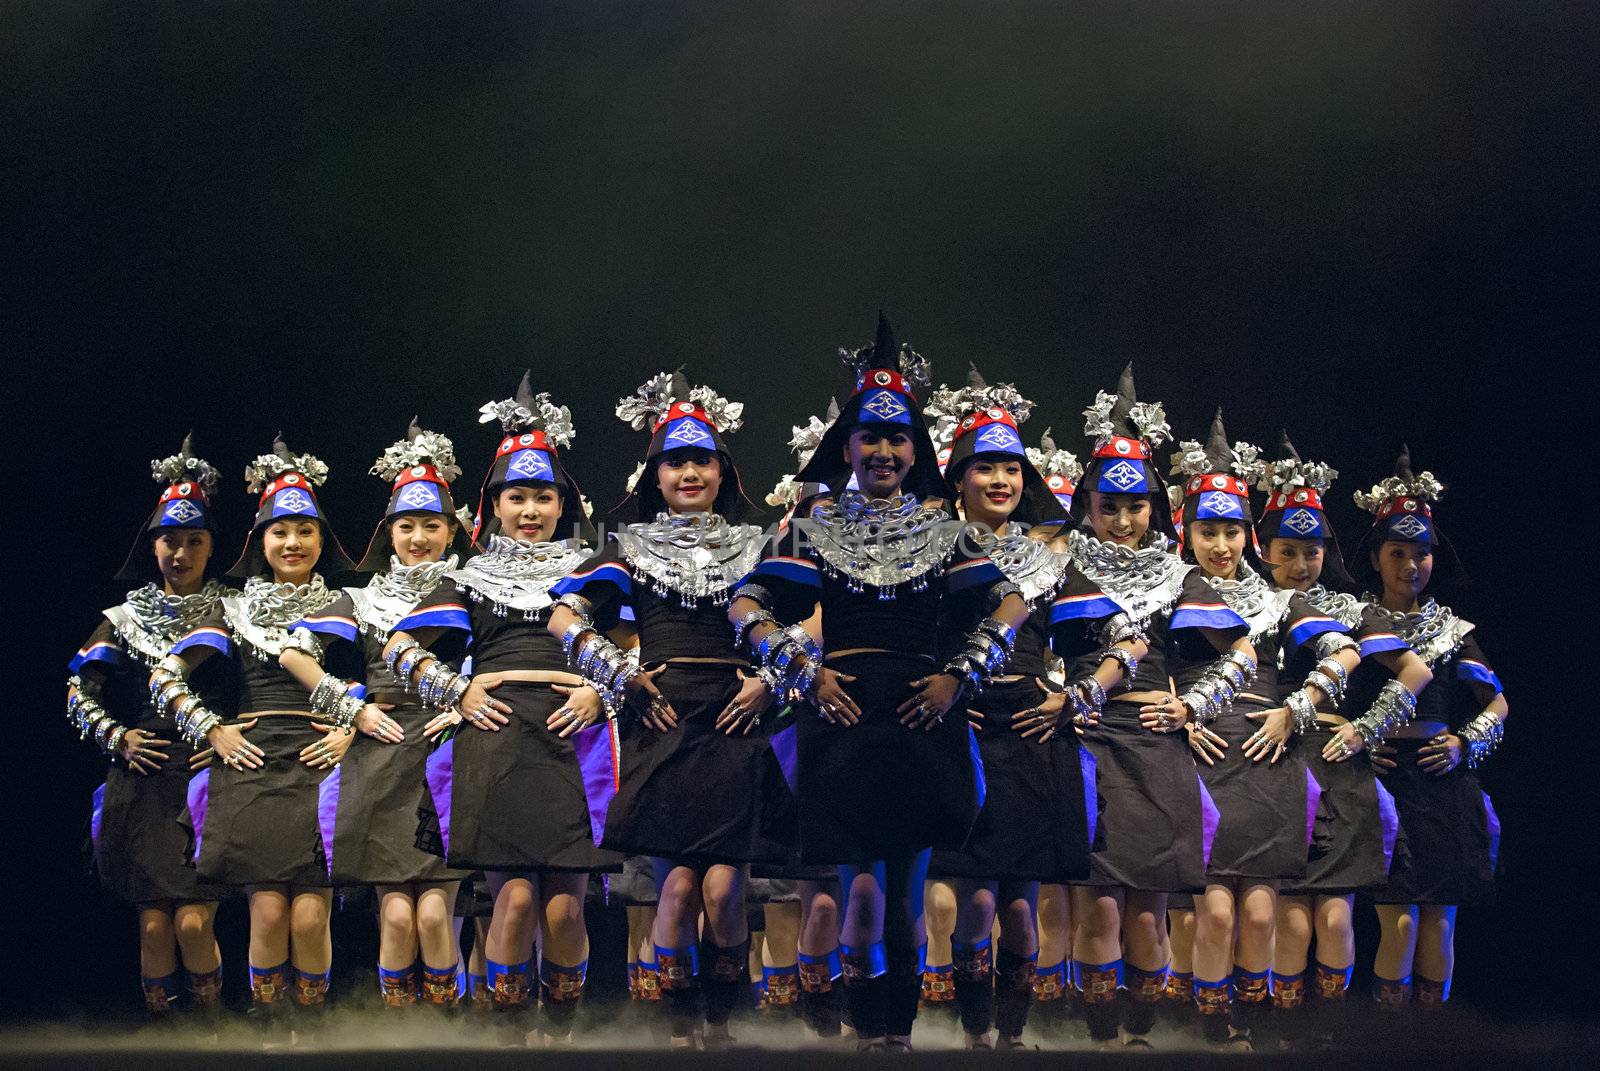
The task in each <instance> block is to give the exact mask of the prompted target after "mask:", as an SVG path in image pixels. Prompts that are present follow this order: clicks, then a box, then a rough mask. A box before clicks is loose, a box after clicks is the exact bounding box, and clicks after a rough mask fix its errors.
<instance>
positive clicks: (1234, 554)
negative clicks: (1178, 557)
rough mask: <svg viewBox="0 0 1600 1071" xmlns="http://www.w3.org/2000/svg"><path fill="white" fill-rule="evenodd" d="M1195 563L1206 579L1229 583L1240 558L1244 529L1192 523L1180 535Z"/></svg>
mask: <svg viewBox="0 0 1600 1071" xmlns="http://www.w3.org/2000/svg"><path fill="white" fill-rule="evenodd" d="M1184 537H1185V539H1186V541H1187V543H1188V546H1189V550H1190V552H1191V553H1193V554H1194V560H1195V562H1196V563H1197V564H1198V565H1199V566H1200V568H1201V570H1203V571H1204V572H1205V574H1206V575H1207V576H1214V577H1217V578H1218V579H1220V580H1232V579H1233V578H1234V577H1235V576H1237V575H1238V573H1239V562H1240V561H1242V560H1243V558H1244V541H1245V531H1244V525H1242V524H1240V523H1239V522H1238V521H1215V520H1208V521H1195V522H1193V523H1192V524H1190V525H1189V526H1188V529H1187V530H1186V531H1185V532H1184Z"/></svg>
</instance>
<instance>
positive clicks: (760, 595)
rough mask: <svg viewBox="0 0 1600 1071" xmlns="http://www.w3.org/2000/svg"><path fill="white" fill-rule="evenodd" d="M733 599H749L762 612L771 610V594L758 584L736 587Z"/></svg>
mask: <svg viewBox="0 0 1600 1071" xmlns="http://www.w3.org/2000/svg"><path fill="white" fill-rule="evenodd" d="M733 597H734V598H735V599H749V600H750V601H751V602H753V603H755V604H756V605H757V606H760V607H761V608H762V609H763V610H770V609H772V603H773V598H772V592H770V591H768V590H767V589H766V588H764V587H762V586H761V585H760V584H754V583H750V584H740V585H739V586H738V587H736V588H734V589H733Z"/></svg>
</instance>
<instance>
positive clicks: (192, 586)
mask: <svg viewBox="0 0 1600 1071" xmlns="http://www.w3.org/2000/svg"><path fill="white" fill-rule="evenodd" d="M151 552H152V553H154V554H155V556H156V568H157V569H159V570H160V571H161V582H162V585H163V587H165V588H166V591H167V594H168V595H192V594H194V593H195V592H196V591H199V590H200V584H201V582H202V580H203V579H204V577H205V573H206V562H207V561H209V560H210V559H211V533H210V532H208V531H206V530H205V529H204V528H173V529H169V530H167V531H164V532H162V533H161V534H160V535H158V536H156V538H155V539H154V541H153V542H152V544H151Z"/></svg>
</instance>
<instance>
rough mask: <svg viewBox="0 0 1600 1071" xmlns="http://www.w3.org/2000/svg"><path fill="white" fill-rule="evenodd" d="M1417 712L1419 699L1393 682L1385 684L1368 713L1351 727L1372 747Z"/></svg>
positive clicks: (1356, 720)
mask: <svg viewBox="0 0 1600 1071" xmlns="http://www.w3.org/2000/svg"><path fill="white" fill-rule="evenodd" d="M1416 712H1417V697H1416V696H1415V695H1413V694H1412V692H1411V689H1409V688H1407V687H1406V686H1405V685H1403V684H1401V683H1400V682H1399V681H1397V680H1391V681H1388V682H1386V683H1385V684H1384V686H1383V688H1382V689H1381V690H1380V691H1379V692H1378V697H1377V698H1376V699H1374V700H1373V701H1372V706H1371V707H1369V708H1368V709H1367V712H1366V713H1365V714H1363V715H1362V716H1361V717H1359V718H1357V719H1355V720H1354V721H1352V722H1351V723H1350V725H1351V727H1352V728H1354V729H1355V731H1356V732H1357V733H1358V734H1359V735H1360V736H1361V739H1363V740H1365V741H1366V742H1367V745H1368V746H1369V747H1370V746H1371V745H1373V744H1376V743H1378V742H1380V741H1381V740H1383V738H1384V737H1386V736H1388V735H1389V734H1390V733H1392V732H1394V731H1395V730H1396V729H1399V728H1401V727H1402V726H1404V725H1405V724H1406V723H1407V722H1409V721H1410V720H1411V717H1412V715H1414V714H1415V713H1416Z"/></svg>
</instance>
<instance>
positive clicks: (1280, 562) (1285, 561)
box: [1263, 536, 1327, 591]
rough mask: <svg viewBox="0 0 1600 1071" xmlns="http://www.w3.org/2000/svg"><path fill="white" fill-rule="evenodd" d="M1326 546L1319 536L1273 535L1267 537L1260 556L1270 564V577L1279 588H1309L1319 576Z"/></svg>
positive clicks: (1307, 589) (1305, 589)
mask: <svg viewBox="0 0 1600 1071" xmlns="http://www.w3.org/2000/svg"><path fill="white" fill-rule="evenodd" d="M1326 551H1327V547H1326V545H1325V544H1324V543H1323V541H1322V540H1320V539H1291V538H1290V537H1288V536H1273V537H1272V538H1271V539H1270V540H1268V541H1267V549H1266V556H1265V558H1264V559H1263V560H1264V561H1265V562H1266V563H1267V564H1268V565H1270V566H1271V567H1272V579H1273V582H1274V583H1276V584H1277V585H1278V586H1279V587H1280V588H1293V589H1294V590H1295V591H1309V590H1310V589H1311V587H1312V585H1314V584H1315V583H1316V582H1317V581H1318V580H1319V579H1320V578H1321V577H1322V563H1323V561H1324V558H1325V555H1326Z"/></svg>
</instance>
